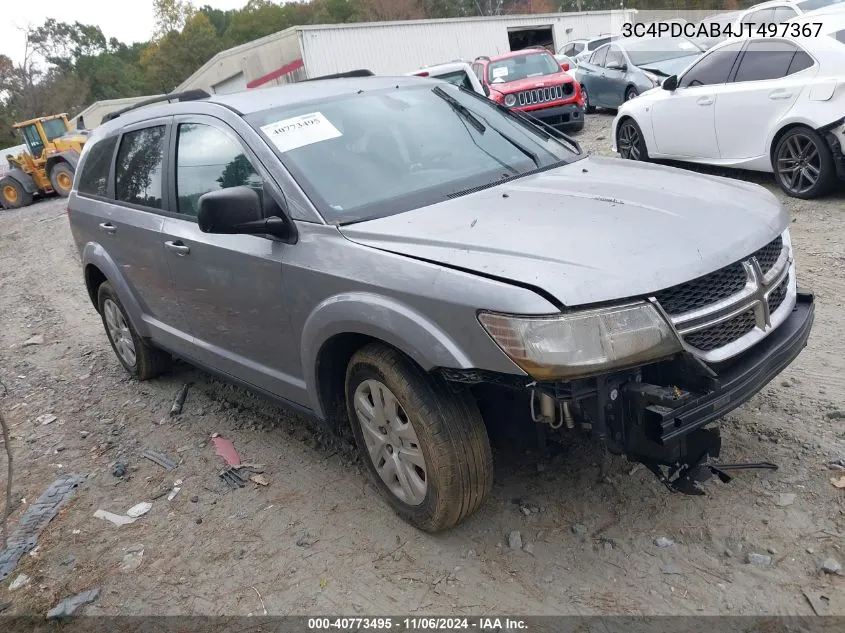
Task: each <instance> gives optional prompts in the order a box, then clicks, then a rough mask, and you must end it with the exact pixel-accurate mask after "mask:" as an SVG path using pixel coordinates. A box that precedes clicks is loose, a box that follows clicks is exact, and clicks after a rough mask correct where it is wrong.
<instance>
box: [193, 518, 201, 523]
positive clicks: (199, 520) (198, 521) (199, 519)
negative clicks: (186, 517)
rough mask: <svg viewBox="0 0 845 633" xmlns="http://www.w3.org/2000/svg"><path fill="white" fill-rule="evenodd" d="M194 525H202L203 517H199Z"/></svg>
mask: <svg viewBox="0 0 845 633" xmlns="http://www.w3.org/2000/svg"><path fill="white" fill-rule="evenodd" d="M194 523H196V524H197V525H200V524H201V523H202V517H197V518H196V520H195V521H194Z"/></svg>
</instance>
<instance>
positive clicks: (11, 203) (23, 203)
mask: <svg viewBox="0 0 845 633" xmlns="http://www.w3.org/2000/svg"><path fill="white" fill-rule="evenodd" d="M0 203H2V206H3V208H4V209H20V208H21V207H27V206H29V205H31V204H32V194H31V193H29V192H28V191H27V190H26V189H24V188H23V185H22V184H21V183H19V182H18V181H17V180H15V179H14V178H10V177H9V176H6V177H5V178H0Z"/></svg>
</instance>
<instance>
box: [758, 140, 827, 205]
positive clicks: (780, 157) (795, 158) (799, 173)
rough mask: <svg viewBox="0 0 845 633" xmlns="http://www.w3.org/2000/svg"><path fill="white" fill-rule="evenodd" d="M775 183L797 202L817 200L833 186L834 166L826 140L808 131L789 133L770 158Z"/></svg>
mask: <svg viewBox="0 0 845 633" xmlns="http://www.w3.org/2000/svg"><path fill="white" fill-rule="evenodd" d="M772 166H773V167H774V172H775V179H776V180H777V181H778V184H779V185H780V187H781V189H783V190H784V191H785V192H786V193H788V194H789V195H790V196H794V197H796V198H805V199H807V198H817V197H818V196H821V195H824V194H826V193H827V192H828V191H830V190H831V189H832V188H833V186H834V184H835V183H836V165H835V164H834V162H833V154H832V153H831V151H830V147H828V145H827V143H826V142H825V140H824V139H823V138H822V137H821V136H819V134H818V133H816V132H815V131H814V130H811V129H810V128H808V127H797V128H793V129H791V130H789V131H788V132H787V133H786V134H784V135H783V136H782V137H781V138H780V140H778V142H777V145H776V146H775V151H774V152H773V156H772Z"/></svg>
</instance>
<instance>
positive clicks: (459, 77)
mask: <svg viewBox="0 0 845 633" xmlns="http://www.w3.org/2000/svg"><path fill="white" fill-rule="evenodd" d="M434 78H435V79H442V80H443V81H448V82H449V83H450V84H455V85H456V86H460V87H461V88H463V89H464V90H469V91H470V92H474V91H475V88H473V87H472V82H471V81H470V80H469V75H467V74H466V72H464V71H463V70H456V71H453V72H450V73H443V74H442V75H435V76H434Z"/></svg>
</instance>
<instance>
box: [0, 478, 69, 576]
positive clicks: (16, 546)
mask: <svg viewBox="0 0 845 633" xmlns="http://www.w3.org/2000/svg"><path fill="white" fill-rule="evenodd" d="M83 481H85V477H80V476H79V475H65V476H64V477H60V478H59V479H57V480H56V481H54V482H53V483H52V484H51V485H50V487H49V488H47V490H45V491H44V493H43V494H42V495H41V496H40V497H38V500H37V501H36V502H35V503H33V504H32V505H31V506H29V507H28V508H27V509H26V512H24V513H23V516H22V517H21V519H20V522H19V523H18V528H17V530H15V532H14V533H13V534H12V535H11V536H10V537H9V540H8V543H7V544H6V549H3V550H0V580H4V579H6V578H8V577H9V576H10V575H11V573H12V572H13V571H15V568H16V567H17V566H18V561H19V560H20V558H21V556H23V555H24V554H26V553H27V552H28V551H30V550H32V549H33V548H34V547H35V546H36V544H37V543H38V536H39V534H41V530H43V529H44V528H45V527H46V526H47V524H48V523H49V522H50V521H52V519H53V517H55V516H56V515H57V514H58V512H59V509H60V508H61V507H62V506H63V505H64V504H65V503H67V502H68V501H69V500H70V498H71V497H72V496H73V495H74V493H75V492H76V488H77V487H78V486H79V484H81V483H82V482H83Z"/></svg>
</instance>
